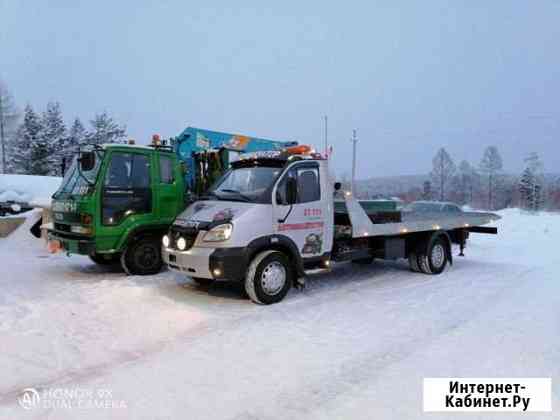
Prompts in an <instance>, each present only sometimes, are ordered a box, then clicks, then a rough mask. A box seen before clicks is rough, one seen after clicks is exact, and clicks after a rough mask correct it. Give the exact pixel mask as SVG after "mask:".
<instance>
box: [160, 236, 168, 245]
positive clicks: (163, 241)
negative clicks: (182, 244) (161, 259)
mask: <svg viewBox="0 0 560 420" xmlns="http://www.w3.org/2000/svg"><path fill="white" fill-rule="evenodd" d="M161 242H162V243H163V246H164V247H166V248H169V236H167V235H163V238H161Z"/></svg>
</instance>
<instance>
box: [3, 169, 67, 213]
mask: <svg viewBox="0 0 560 420" xmlns="http://www.w3.org/2000/svg"><path fill="white" fill-rule="evenodd" d="M61 182H62V178H60V177H55V176H37V175H0V201H16V202H23V203H30V204H31V205H34V206H37V207H48V206H49V205H50V197H51V196H52V195H53V194H54V192H55V191H56V190H57V189H58V187H59V186H60V183H61Z"/></svg>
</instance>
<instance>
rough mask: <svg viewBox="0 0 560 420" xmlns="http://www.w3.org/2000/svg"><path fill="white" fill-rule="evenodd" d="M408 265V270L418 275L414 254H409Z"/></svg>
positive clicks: (416, 257) (416, 258)
mask: <svg viewBox="0 0 560 420" xmlns="http://www.w3.org/2000/svg"><path fill="white" fill-rule="evenodd" d="M408 264H409V265H410V269H411V270H412V271H414V272H415V273H420V272H421V270H420V267H419V266H418V256H417V255H416V252H411V253H410V254H408Z"/></svg>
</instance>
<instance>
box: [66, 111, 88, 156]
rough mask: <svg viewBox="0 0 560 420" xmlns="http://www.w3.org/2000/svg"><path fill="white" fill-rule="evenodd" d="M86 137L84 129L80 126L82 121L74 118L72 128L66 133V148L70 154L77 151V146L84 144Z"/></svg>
mask: <svg viewBox="0 0 560 420" xmlns="http://www.w3.org/2000/svg"><path fill="white" fill-rule="evenodd" d="M86 136H87V133H86V129H85V127H84V125H83V124H82V121H81V120H80V119H79V118H78V117H76V118H75V119H74V122H73V123H72V127H70V131H69V132H68V137H67V141H66V147H67V148H68V149H69V151H71V152H75V151H77V150H78V147H79V146H81V145H82V144H85V142H86Z"/></svg>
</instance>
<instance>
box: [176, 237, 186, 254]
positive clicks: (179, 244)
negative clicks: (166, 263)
mask: <svg viewBox="0 0 560 420" xmlns="http://www.w3.org/2000/svg"><path fill="white" fill-rule="evenodd" d="M186 247H187V241H186V240H185V238H183V237H182V236H181V237H180V238H179V239H177V248H178V249H179V251H184V250H185V248H186Z"/></svg>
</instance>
